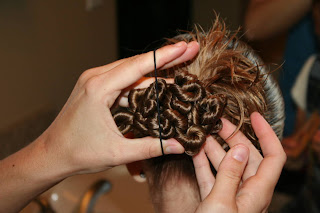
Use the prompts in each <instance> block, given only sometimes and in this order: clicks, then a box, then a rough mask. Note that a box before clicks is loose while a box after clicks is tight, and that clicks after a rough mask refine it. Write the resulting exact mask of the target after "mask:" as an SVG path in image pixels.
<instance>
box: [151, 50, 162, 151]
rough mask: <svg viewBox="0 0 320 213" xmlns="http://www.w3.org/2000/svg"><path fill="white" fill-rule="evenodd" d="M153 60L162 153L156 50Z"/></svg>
mask: <svg viewBox="0 0 320 213" xmlns="http://www.w3.org/2000/svg"><path fill="white" fill-rule="evenodd" d="M153 61H154V78H155V81H156V97H157V110H158V123H159V139H160V145H161V152H162V155H164V151H163V144H162V135H161V132H162V129H161V121H160V103H159V89H158V78H157V63H156V50H154V51H153Z"/></svg>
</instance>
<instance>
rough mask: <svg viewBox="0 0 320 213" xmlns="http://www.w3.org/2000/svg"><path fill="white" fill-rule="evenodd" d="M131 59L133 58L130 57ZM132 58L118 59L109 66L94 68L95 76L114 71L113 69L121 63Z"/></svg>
mask: <svg viewBox="0 0 320 213" xmlns="http://www.w3.org/2000/svg"><path fill="white" fill-rule="evenodd" d="M132 57H134V56H132ZM132 57H129V58H123V59H120V60H118V61H115V62H112V63H110V64H106V65H103V66H100V67H96V68H95V69H96V70H97V71H96V74H97V75H99V74H102V73H104V72H108V71H109V70H112V69H114V68H115V67H117V66H119V65H120V64H122V63H123V62H125V61H128V60H130V59H131V58H132Z"/></svg>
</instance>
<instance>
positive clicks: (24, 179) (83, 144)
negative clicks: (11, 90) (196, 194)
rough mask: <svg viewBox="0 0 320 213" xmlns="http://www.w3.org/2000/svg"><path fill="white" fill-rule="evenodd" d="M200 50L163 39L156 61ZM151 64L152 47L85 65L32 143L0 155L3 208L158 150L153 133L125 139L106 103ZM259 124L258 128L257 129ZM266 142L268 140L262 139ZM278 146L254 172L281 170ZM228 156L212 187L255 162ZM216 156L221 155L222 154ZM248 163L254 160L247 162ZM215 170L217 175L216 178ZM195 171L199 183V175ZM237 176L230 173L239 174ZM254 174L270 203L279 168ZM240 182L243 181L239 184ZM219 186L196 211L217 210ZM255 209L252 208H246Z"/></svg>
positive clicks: (168, 143) (173, 145) (13, 208)
mask: <svg viewBox="0 0 320 213" xmlns="http://www.w3.org/2000/svg"><path fill="white" fill-rule="evenodd" d="M198 50H199V45H198V43H196V42H190V43H189V44H186V43H185V42H180V43H178V44H176V45H169V46H165V47H163V48H161V49H159V50H157V65H158V68H159V69H164V68H168V67H171V66H174V65H176V64H179V63H183V62H185V61H188V60H190V59H192V58H193V57H194V56H195V55H196V54H197V52H198ZM151 71H153V53H152V52H149V53H146V54H142V55H139V56H134V57H132V58H128V59H123V60H120V61H116V62H114V63H111V64H108V65H105V66H101V67H97V68H93V69H90V70H88V71H86V72H84V73H83V74H82V75H81V77H80V78H79V80H78V82H77V84H76V86H75V88H74V90H73V92H72V93H71V95H70V97H69V99H68V101H67V103H66V104H65V106H64V107H63V109H62V110H61V112H60V113H59V115H58V116H57V118H56V119H55V121H54V122H53V123H52V125H51V126H50V127H49V128H48V129H47V130H46V131H45V132H44V133H43V134H42V135H41V136H39V138H38V139H36V140H35V141H34V142H32V143H31V144H30V145H28V146H27V147H25V148H24V149H22V150H20V151H18V152H17V153H15V154H13V155H11V156H9V157H7V158H5V159H3V160H2V161H1V162H0V183H1V189H0V208H1V211H4V212H8V213H10V212H18V211H19V210H21V209H22V208H23V207H24V206H25V205H27V204H28V203H29V202H30V201H31V200H32V199H33V198H35V197H36V196H38V195H39V194H41V193H42V192H44V191H46V190H47V189H49V188H50V187H52V186H54V185H55V184H57V183H59V182H60V181H62V180H64V179H65V178H67V177H70V176H73V175H77V174H84V173H93V172H99V171H104V170H107V169H109V168H112V167H114V166H117V165H121V164H126V163H130V162H134V161H139V160H143V159H148V158H152V157H156V156H160V155H161V154H162V153H161V148H160V144H159V139H156V138H150V137H147V138H139V139H127V138H125V137H123V136H122V134H121V133H120V132H119V131H118V129H117V126H116V125H115V123H114V120H113V118H112V115H111V112H110V108H111V107H112V106H114V104H115V102H117V101H119V102H120V103H123V104H125V103H127V101H126V97H125V95H126V91H127V90H128V87H130V88H132V87H136V86H137V87H142V86H144V84H146V82H148V81H145V80H144V79H143V80H141V78H142V77H143V75H145V74H147V73H149V72H151ZM149 81H150V80H149ZM136 82H138V83H136ZM256 120H257V121H256V125H255V126H256V128H259V129H260V128H261V130H260V133H261V135H260V136H261V139H262V138H263V139H264V140H269V141H271V142H272V143H270V144H271V145H270V146H271V147H274V146H275V145H274V144H276V143H275V138H274V133H273V132H270V131H269V130H265V127H266V126H267V124H263V123H261V122H262V121H260V120H259V119H256ZM252 121H254V119H253V120H252ZM269 128H270V127H269ZM267 129H268V128H267ZM258 132H259V131H257V132H256V133H257V135H258ZM258 137H259V135H258ZM259 138H260V137H259ZM163 145H164V150H165V154H180V153H183V152H184V149H183V147H182V146H181V145H180V144H179V143H178V142H177V141H176V140H174V139H169V140H165V141H163ZM241 146H243V147H244V149H245V150H246V149H247V151H245V154H244V155H249V150H250V153H251V148H250V146H247V145H246V144H244V145H241ZM245 147H248V148H245ZM266 147H269V146H268V145H266ZM277 148H278V147H277ZM231 150H233V148H232V149H231ZM279 150H280V151H279ZM279 150H274V149H271V148H266V153H265V154H266V155H265V156H266V157H265V158H264V159H263V160H262V163H261V165H260V166H259V169H257V171H258V172H257V174H259V171H260V170H262V169H260V168H261V166H262V165H265V166H264V167H263V168H264V171H263V172H270V170H272V171H271V172H270V173H272V174H274V170H275V166H274V165H275V164H278V163H279V165H278V166H276V169H277V170H276V171H278V170H279V171H278V172H279V173H280V171H281V168H282V163H283V162H282V161H284V158H285V157H284V156H285V155H284V156H282V155H281V156H280V158H281V161H279V160H277V159H279V154H278V153H279V152H281V150H282V148H281V149H279ZM124 153H125V154H124ZM228 153H229V152H228ZM280 154H282V153H280ZM251 155H252V154H250V156H251ZM254 155H255V154H254ZM269 155H270V156H269ZM219 156H220V155H219ZM228 156H229V154H227V155H226V157H225V158H224V159H223V160H222V162H221V164H220V166H219V172H218V176H217V179H216V181H215V183H214V185H213V188H214V189H215V188H218V189H219V187H218V186H220V187H221V188H223V187H226V184H227V183H229V181H230V180H229V179H228V178H231V179H233V178H232V175H235V176H236V177H242V174H243V173H244V174H245V175H244V177H245V176H246V175H248V174H251V173H252V171H253V170H254V169H249V170H248V172H246V170H244V168H245V165H246V162H247V159H248V157H245V158H244V159H245V160H243V161H241V162H238V165H240V166H241V169H234V165H233V164H234V163H235V162H234V160H231V159H233V158H230V157H228ZM219 159H220V160H221V156H220V158H219ZM265 159H270V160H269V161H267V160H265ZM210 160H212V159H210ZM272 160H273V161H272ZM270 161H272V162H271V163H272V165H271V164H270V163H269V164H268V163H267V162H270ZM198 162H200V161H198ZM263 162H266V163H263ZM249 165H250V157H249ZM252 165H255V164H253V163H252ZM280 167H281V168H280ZM267 168H268V169H269V171H267ZM244 171H245V172H244ZM198 173H199V172H198ZM261 173H262V171H261ZM200 174H201V172H200ZM203 174H204V173H203ZM230 174H231V175H230ZM220 176H221V178H219V177H220ZM223 176H226V177H227V179H225V180H223V178H222V177H223ZM267 177H268V175H267ZM198 179H199V183H201V182H202V181H201V175H200V177H199V178H198ZM238 179H241V178H238ZM238 179H234V180H236V182H237V181H238V182H240V180H238ZM213 180H214V179H213ZM254 180H255V181H251V182H252V184H251V185H249V184H248V185H249V186H251V187H252V186H253V185H254V183H255V184H256V185H255V186H261V185H262V188H261V190H260V194H258V195H257V196H258V197H256V199H257V200H258V201H259V203H265V206H266V205H268V203H269V198H270V197H271V196H272V190H270V189H272V187H274V185H275V182H276V181H277V176H276V177H272V178H256V179H254ZM226 181H227V182H226ZM251 182H250V183H251ZM228 187H229V188H232V189H230V190H231V191H232V190H233V191H237V190H238V187H239V184H233V185H230V186H228ZM241 187H242V188H244V187H243V184H242V185H241ZM218 189H216V190H212V192H210V193H209V195H208V196H206V197H203V202H202V203H201V204H200V206H199V208H198V210H197V212H208V211H210V212H214V211H215V210H217V208H219V207H221V206H224V203H226V202H229V200H228V199H227V200H226V201H224V200H216V199H211V198H212V197H213V195H214V194H217V193H220V191H219V190H218ZM240 189H241V188H240ZM246 189H247V190H248V193H249V194H250V190H252V193H253V194H254V193H255V192H256V189H255V188H250V187H246ZM213 191H215V192H213ZM206 192H208V188H206V190H205V193H202V194H206ZM233 195H234V196H236V195H235V194H233ZM261 195H263V196H261ZM255 202H257V201H255ZM240 207H242V206H239V208H240ZM225 208H227V206H225ZM248 208H249V207H248ZM218 210H219V209H218ZM229 210H230V211H231V210H233V206H230V208H229V209H226V211H224V212H230V211H229ZM245 210H248V209H247V208H246V209H244V212H245ZM249 210H250V209H249ZM255 210H256V209H255V208H254V209H252V211H251V212H253V211H255ZM219 212H222V211H219ZM247 212H248V211H247ZM249 212H250V211H249ZM255 212H256V211H255Z"/></svg>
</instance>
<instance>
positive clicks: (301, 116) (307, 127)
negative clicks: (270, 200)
mask: <svg viewBox="0 0 320 213" xmlns="http://www.w3.org/2000/svg"><path fill="white" fill-rule="evenodd" d="M244 26H245V35H246V37H247V39H248V40H250V41H255V42H256V41H259V42H264V41H268V40H270V39H271V40H272V39H274V38H276V37H279V36H281V35H285V38H286V39H285V45H284V51H283V53H282V59H281V60H282V61H283V72H282V73H281V74H280V76H279V82H280V87H281V90H282V92H283V96H284V100H285V110H286V122H285V128H284V137H285V138H284V140H283V141H282V143H283V146H284V149H285V151H286V153H287V155H288V159H289V160H288V162H287V165H286V168H287V171H286V172H284V174H283V175H282V176H283V177H282V178H281V179H282V180H281V181H280V182H279V187H278V188H279V189H280V190H284V191H285V192H287V193H292V195H293V194H295V193H297V190H295V189H298V188H299V187H297V184H298V185H299V182H300V185H301V184H302V183H303V185H302V189H299V190H300V193H299V195H298V196H297V197H296V198H295V199H296V200H295V201H294V202H292V203H290V204H289V205H288V206H287V207H285V209H286V210H283V212H319V209H320V207H319V204H317V202H316V201H317V200H318V199H317V197H319V194H320V190H319V186H320V184H319V182H320V175H319V172H320V170H319V155H320V149H319V147H320V137H319V136H320V131H319V123H320V121H319V120H320V118H319V114H318V111H319V109H320V103H319V97H320V89H319V86H318V85H319V83H320V77H319V76H320V66H319V64H320V63H319V61H320V59H319V56H318V55H317V54H318V53H319V38H320V3H319V1H318V0H316V1H312V0H304V1H300V0H250V2H249V5H248V8H247V11H246V16H245V23H244ZM271 54H274V53H272V52H271ZM297 170H298V173H297V172H292V171H297ZM306 174H307V175H306ZM305 175H306V176H305ZM305 178H306V179H305ZM298 201H299V202H298Z"/></svg>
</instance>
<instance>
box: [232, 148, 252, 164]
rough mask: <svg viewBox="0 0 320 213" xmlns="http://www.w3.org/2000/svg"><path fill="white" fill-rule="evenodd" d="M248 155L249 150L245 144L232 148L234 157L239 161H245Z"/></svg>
mask: <svg viewBox="0 0 320 213" xmlns="http://www.w3.org/2000/svg"><path fill="white" fill-rule="evenodd" d="M248 156H249V150H248V149H247V148H246V147H244V146H241V145H238V146H236V147H234V148H233V150H232V157H233V158H234V159H236V160H237V161H240V162H244V161H245V160H247V158H248Z"/></svg>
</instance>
